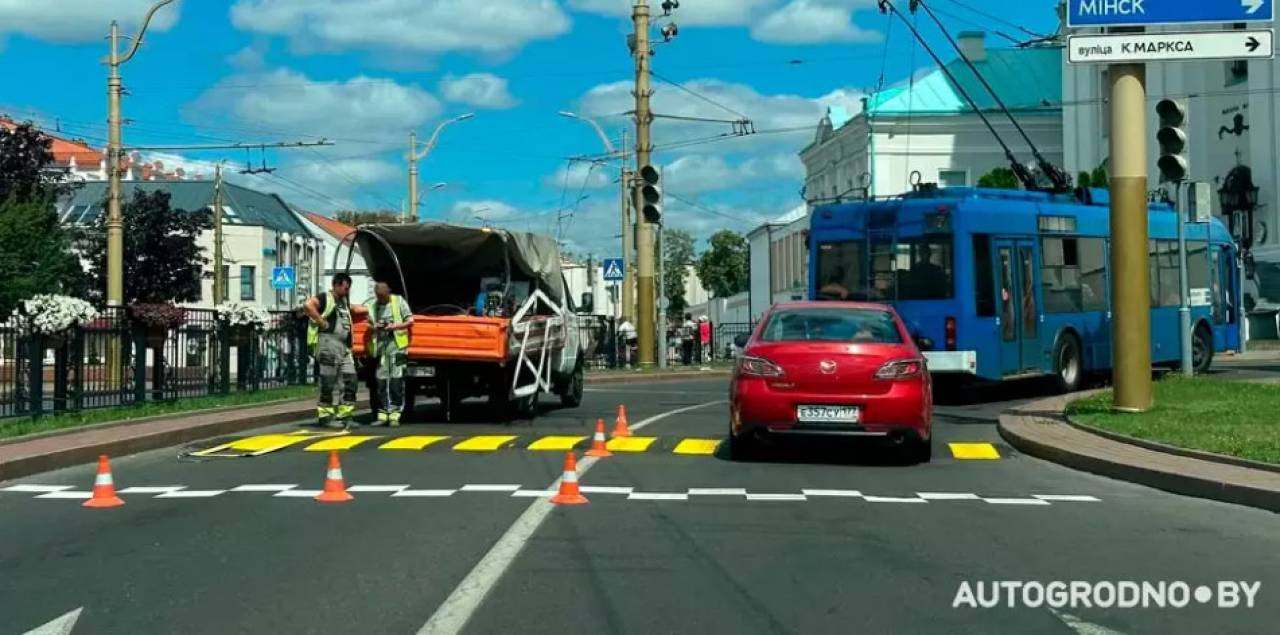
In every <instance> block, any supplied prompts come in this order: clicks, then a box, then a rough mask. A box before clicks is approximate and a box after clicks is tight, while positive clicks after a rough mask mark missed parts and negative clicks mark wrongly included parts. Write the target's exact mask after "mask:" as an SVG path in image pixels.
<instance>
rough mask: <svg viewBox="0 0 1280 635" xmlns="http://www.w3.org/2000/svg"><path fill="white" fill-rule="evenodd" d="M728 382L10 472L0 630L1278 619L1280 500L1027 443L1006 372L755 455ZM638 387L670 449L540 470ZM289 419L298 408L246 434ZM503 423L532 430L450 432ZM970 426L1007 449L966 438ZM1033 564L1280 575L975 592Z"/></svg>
mask: <svg viewBox="0 0 1280 635" xmlns="http://www.w3.org/2000/svg"><path fill="white" fill-rule="evenodd" d="M1037 390H1038V389H1037V388H1036V387H1035V386H1029V385H1022V386H1017V387H1013V388H1006V389H1002V390H999V391H996V394H995V395H993V396H992V397H993V398H994V399H1007V398H1010V397H1012V398H1015V399H1029V398H1034V397H1035V396H1036V395H1037ZM725 393H726V385H725V382H724V381H723V380H716V381H694V380H690V381H686V382H681V383H674V384H673V383H650V384H631V385H625V386H616V387H606V386H601V387H596V388H590V389H589V392H588V393H587V398H586V401H585V403H584V404H583V406H582V407H580V408H576V409H555V410H550V411H548V412H547V413H545V414H544V416H543V417H541V418H539V419H538V420H537V421H536V422H535V423H532V424H529V423H515V424H511V425H504V424H501V423H494V422H486V421H484V418H483V417H482V416H480V411H479V410H475V411H473V412H472V413H471V414H470V415H469V416H468V417H466V418H467V419H470V421H466V422H462V423H455V424H449V425H444V424H422V425H408V426H404V427H402V428H401V429H399V430H397V431H394V432H391V431H388V430H386V429H377V430H373V431H370V430H359V431H357V432H355V433H354V434H353V435H351V436H352V437H355V436H361V435H367V434H375V435H380V436H382V437H386V436H390V435H397V436H416V437H422V436H425V435H438V436H448V437H450V438H449V439H444V440H437V441H435V442H432V443H429V444H428V445H426V446H425V447H424V448H423V449H421V450H388V449H381V448H380V447H379V446H380V445H382V444H383V443H385V442H386V441H387V439H386V438H377V439H370V440H366V441H364V442H360V443H358V444H357V445H355V447H354V448H353V449H350V450H347V451H345V452H344V453H343V455H342V456H343V469H344V473H345V476H346V480H347V484H348V485H349V486H364V487H365V488H367V487H368V486H385V487H386V488H387V491H357V492H355V494H354V495H355V496H356V500H355V501H353V502H351V503H349V504H345V505H336V506H325V505H321V504H318V503H315V502H314V501H312V500H310V498H308V497H304V496H296V497H291V496H288V495H287V494H288V493H289V492H299V491H301V490H315V489H319V488H320V487H321V483H322V480H323V477H324V470H325V459H326V453H325V452H318V451H308V450H306V449H305V448H306V447H307V446H308V445H310V444H311V443H313V442H314V441H312V440H308V441H307V442H305V443H299V444H295V445H293V446H290V447H288V448H284V449H282V450H280V451H277V452H272V453H269V454H265V455H262V456H257V457H252V458H223V459H196V458H194V457H190V456H185V457H184V456H180V454H181V453H182V452H183V451H184V450H189V449H193V448H195V447H199V448H207V447H211V446H214V445H216V443H215V442H212V441H211V442H204V443H201V444H197V446H193V448H174V449H171V450H166V451H157V452H150V453H146V454H141V455H137V456H133V457H125V458H121V459H117V460H115V461H113V463H112V466H113V468H114V475H115V480H116V483H117V486H118V487H120V488H128V487H161V488H163V487H169V488H181V489H171V490H169V491H171V492H172V493H171V494H162V495H158V494H157V492H155V491H152V492H148V493H131V492H128V491H127V490H126V491H125V493H124V494H123V497H124V498H125V499H126V500H127V505H126V506H125V507H123V508H119V509H113V510H86V509H82V508H81V507H80V501H79V500H75V499H73V498H39V497H38V496H41V495H42V494H41V493H40V492H23V491H4V490H5V489H6V488H12V487H14V486H15V485H23V486H28V487H27V488H26V489H31V487H30V486H48V488H47V489H55V488H58V487H62V488H65V489H62V490H60V491H59V492H57V494H60V495H66V496H74V495H76V494H75V492H82V491H86V490H88V489H89V487H90V485H91V483H92V481H93V469H92V468H91V467H77V468H70V469H66V470H60V471H56V472H50V473H46V474H41V475H37V476H33V477H30V478H27V479H22V480H20V481H15V482H9V483H0V572H3V575H0V633H23V632H26V631H27V630H29V629H33V628H36V627H39V626H41V625H44V624H46V623H48V622H50V621H51V620H54V619H55V618H58V617H59V616H62V615H65V614H67V613H68V612H70V611H73V610H76V609H81V608H82V612H81V613H80V614H79V618H78V622H77V623H76V625H75V627H74V631H73V632H74V633H76V634H80V633H151V632H183V633H242V632H243V633H267V632H270V633H326V634H332V633H415V632H419V631H420V629H423V628H424V626H427V625H430V626H431V627H432V628H436V629H437V630H435V631H427V632H451V631H452V629H455V628H457V627H461V628H462V632H465V633H529V634H540V633H547V634H553V633H554V634H557V635H561V634H563V633H566V632H569V633H638V634H639V633H643V634H648V633H690V632H698V633H756V632H762V633H849V632H920V633H933V632H936V633H956V632H983V633H988V632H1018V633H1032V632H1035V633H1068V634H1069V633H1071V632H1073V628H1074V629H1075V630H1076V631H1079V632H1082V633H1108V632H1116V633H1156V632H1159V633H1181V632H1187V633H1200V632H1217V633H1230V632H1240V633H1257V632H1270V631H1272V630H1273V629H1274V627H1275V624H1276V623H1277V622H1280V517H1278V516H1277V515H1275V514H1271V513H1267V512H1262V511H1258V510H1253V509H1249V508H1244V507H1238V506H1232V505H1226V504H1219V503H1215V502H1210V501H1203V500H1198V499H1191V498H1185V497H1180V496H1176V495H1172V494H1167V493H1164V492H1160V491H1157V490H1152V489H1149V488H1145V487H1140V486H1136V485H1131V484H1128V483H1123V482H1119V481H1112V480H1109V479H1105V478H1100V477H1095V476H1092V475H1088V474H1083V473H1079V472H1075V471H1072V470H1069V469H1066V468H1063V467H1059V466H1057V465H1054V464H1050V463H1046V462H1042V461H1039V460H1036V459H1032V458H1030V457H1026V456H1022V455H1020V454H1018V453H1017V452H1015V451H1014V450H1012V449H1011V448H1009V447H1008V446H1006V445H1004V444H1003V443H1001V442H1000V440H999V437H998V435H997V433H996V431H995V425H994V422H993V421H992V420H991V418H992V416H993V415H994V413H998V412H999V410H1000V409H1001V408H1003V407H1005V406H1007V405H1008V403H1009V402H1008V401H1007V400H1006V401H994V400H985V401H984V400H983V399H973V398H967V399H965V400H964V401H965V403H962V404H958V405H946V406H941V407H939V416H938V420H937V423H936V427H935V435H936V440H935V444H936V445H935V458H934V461H933V462H932V463H929V464H924V465H909V464H903V463H901V462H899V461H896V460H893V459H892V458H890V457H887V456H885V454H884V453H883V452H880V451H879V450H878V449H877V448H876V447H874V446H860V445H859V446H850V445H848V444H815V443H807V444H789V445H787V446H784V447H779V448H776V449H775V451H774V452H773V453H772V454H770V455H769V456H768V457H766V458H765V459H763V460H760V461H756V462H751V463H740V462H733V461H729V460H727V459H726V458H724V457H723V456H722V453H719V452H716V453H713V454H699V453H698V452H708V451H713V450H712V449H711V447H709V446H714V440H716V439H719V438H721V437H722V436H723V434H724V431H725V428H726V425H727V424H726V416H727V414H726V413H727V407H726V405H725V404H724V402H723V399H724V398H725ZM971 397H972V396H971ZM619 403H625V404H626V405H627V408H628V410H629V414H630V419H631V422H632V424H633V425H636V426H637V427H638V428H640V429H638V430H637V431H636V434H637V436H652V437H655V440H654V441H653V444H652V445H651V446H649V448H648V449H647V451H644V452H637V453H625V454H624V453H618V454H616V455H615V456H613V457H611V458H606V459H601V460H599V461H595V460H588V461H584V462H583V463H582V464H580V469H582V470H583V471H582V475H581V481H582V483H583V485H584V486H586V487H587V488H588V491H587V496H588V497H589V498H590V501H591V502H590V504H588V505H586V506H582V507H554V506H551V505H549V504H548V503H546V502H545V499H544V498H535V497H533V496H534V495H536V494H537V491H538V490H545V489H547V488H548V487H550V486H551V484H552V483H553V482H554V481H555V480H556V479H557V478H558V477H559V476H560V470H561V466H562V462H563V458H564V453H563V452H556V451H545V452H544V451H536V450H531V449H528V446H529V445H530V444H532V443H533V442H534V441H535V440H537V439H540V438H543V437H546V436H548V435H568V436H583V435H589V434H590V433H591V430H592V426H593V423H594V421H595V419H596V418H597V417H605V418H606V419H607V420H608V421H610V422H611V421H612V415H613V410H614V408H615V407H616V406H617V404H619ZM427 414H430V413H427ZM277 431H286V432H287V431H289V429H288V428H287V427H281V428H274V429H267V430H262V431H256V432H255V433H251V434H247V435H242V436H251V435H253V434H261V433H268V432H277ZM478 435H503V436H514V437H516V438H515V439H513V440H510V441H509V442H507V443H505V444H500V445H505V447H502V448H500V449H497V450H496V451H491V452H490V451H477V452H461V451H456V450H453V449H452V446H453V445H455V444H457V443H458V442H461V441H463V440H466V439H469V438H472V437H474V436H478ZM691 439H692V440H693V441H688V440H691ZM698 439H707V440H712V443H710V444H708V443H702V442H698V441H696V440H698ZM224 441H225V440H224ZM420 442H421V440H420ZM951 443H958V444H961V443H962V444H970V445H968V446H965V447H964V448H960V449H961V450H965V449H967V450H968V451H970V452H978V453H979V454H981V453H984V452H988V453H989V452H990V451H992V450H994V451H995V453H996V454H998V456H999V458H995V459H990V458H988V459H961V458H957V457H956V456H955V455H954V454H953V452H952V450H951V446H950V445H949V444H951ZM579 447H583V446H582V445H580V446H579ZM677 449H681V450H682V451H691V452H694V453H693V454H683V453H681V454H678V453H676V452H675V451H676V450H677ZM246 485H249V486H254V485H257V486H262V485H276V486H278V487H276V488H274V489H272V490H271V491H243V490H244V489H246V488H244V487H243V486H246ZM468 486H470V487H468ZM477 486H479V487H477ZM237 487H240V488H241V491H232V490H234V488H237ZM516 488H518V490H519V491H517V492H515V493H514V495H513V492H512V489H516ZM595 488H604V489H603V490H598V489H595ZM614 488H617V489H614ZM247 489H259V490H261V489H268V488H261V487H258V488H253V487H250V488H247ZM282 489H284V490H285V492H284V493H285V495H284V496H280V495H276V494H277V493H280V490H282ZM304 493H305V492H304ZM525 494H529V495H530V496H525ZM663 495H665V496H663ZM761 495H765V496H761ZM768 495H772V496H768ZM175 496H177V497H175ZM1037 496H1040V497H1043V498H1037ZM1055 497H1056V498H1055ZM1062 497H1066V498H1062ZM655 498H656V499H659V500H654V499H655ZM1033 580H1034V581H1041V582H1046V583H1047V582H1050V581H1064V582H1065V581H1089V582H1101V581H1140V582H1141V581H1148V582H1153V583H1154V582H1161V581H1164V582H1176V581H1185V582H1186V583H1188V584H1189V585H1190V586H1191V588H1195V587H1196V586H1198V585H1202V584H1211V585H1214V584H1216V583H1217V582H1218V581H1222V580H1234V581H1248V582H1250V583H1252V582H1255V581H1260V582H1261V583H1262V586H1261V589H1260V590H1259V591H1258V594H1257V596H1256V600H1255V601H1256V604H1255V606H1254V608H1252V609H1244V608H1236V609H1224V608H1216V607H1214V608H1209V607H1206V606H1204V605H1200V604H1199V603H1197V602H1194V601H1193V602H1191V603H1190V604H1189V605H1188V606H1187V607H1186V608H1181V609H1176V608H1164V609H1160V608H1145V609H1143V608H1129V609H1120V608H1096V607H1095V608H1087V607H1084V608H1075V609H1069V610H1068V609H1063V611H1059V612H1058V613H1055V612H1053V611H1050V610H1049V609H1048V608H1044V607H1038V608H1027V607H1016V608H1009V607H1007V606H1004V605H1001V606H999V607H996V608H953V606H952V605H953V601H954V600H955V598H956V596H957V592H958V590H959V588H960V585H961V584H962V583H963V582H966V581H967V582H969V583H970V584H971V585H976V584H977V583H978V582H984V583H992V582H998V581H1033ZM1063 613H1067V614H1069V615H1064V614H1063ZM1072 625H1074V626H1072ZM1090 629H1094V630H1090ZM1099 629H1110V630H1099Z"/></svg>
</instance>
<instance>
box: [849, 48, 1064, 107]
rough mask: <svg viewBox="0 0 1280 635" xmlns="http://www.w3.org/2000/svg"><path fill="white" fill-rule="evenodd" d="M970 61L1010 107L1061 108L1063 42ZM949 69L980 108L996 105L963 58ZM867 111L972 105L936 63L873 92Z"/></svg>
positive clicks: (998, 51)
mask: <svg viewBox="0 0 1280 635" xmlns="http://www.w3.org/2000/svg"><path fill="white" fill-rule="evenodd" d="M973 65H974V66H975V67H976V68H977V69H978V72H980V73H981V74H982V76H983V77H985V78H986V80H987V82H988V83H990V84H991V87H992V89H994V90H995V92H996V94H998V95H1000V99H1002V100H1003V101H1004V103H1005V105H1006V106H1008V107H1009V110H1012V111H1015V112H1019V114H1023V115H1029V114H1045V115H1056V114H1057V113H1059V112H1060V111H1061V103H1062V49H1061V47H1057V46H1031V47H1023V48H1003V49H986V59H985V60H982V61H977V62H974V63H973ZM947 70H949V71H950V72H951V74H952V75H954V76H955V78H956V80H957V81H958V82H959V84H960V87H961V88H963V89H964V91H965V92H967V93H969V96H971V97H973V100H974V101H975V102H977V103H978V106H979V107H980V108H981V109H982V110H984V111H986V110H993V109H996V108H998V106H997V104H996V102H995V100H994V99H992V97H991V95H990V93H988V92H987V90H986V88H984V87H983V86H982V82H980V81H979V80H978V78H977V77H976V76H974V74H973V71H970V70H969V67H968V66H967V65H966V64H965V63H964V60H961V59H956V60H953V61H951V62H950V63H949V64H947ZM867 112H868V113H869V114H871V115H873V116H874V115H881V116H884V115H908V114H910V115H960V114H964V113H968V112H973V108H972V107H970V105H969V102H968V101H967V100H965V98H964V96H963V95H962V94H961V92H960V91H959V90H957V88H956V85H955V84H954V83H952V82H951V80H950V79H948V78H947V76H946V74H945V73H943V72H942V71H941V70H936V69H935V70H934V71H933V72H930V73H928V74H927V75H925V76H924V77H920V78H917V79H916V80H915V81H914V82H912V83H910V84H908V85H903V86H895V87H892V88H888V89H885V90H882V91H880V92H879V93H876V94H874V95H871V96H870V97H869V98H868V99H867ZM833 123H834V122H833Z"/></svg>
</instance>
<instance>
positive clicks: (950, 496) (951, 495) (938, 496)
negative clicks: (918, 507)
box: [916, 492, 981, 501]
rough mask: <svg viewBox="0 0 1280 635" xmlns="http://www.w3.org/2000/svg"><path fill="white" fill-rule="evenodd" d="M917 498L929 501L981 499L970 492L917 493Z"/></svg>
mask: <svg viewBox="0 0 1280 635" xmlns="http://www.w3.org/2000/svg"><path fill="white" fill-rule="evenodd" d="M916 496H919V497H920V498H923V499H925V500H927V501H976V500H978V499H979V498H981V497H980V496H978V495H977V494H970V493H968V492H916Z"/></svg>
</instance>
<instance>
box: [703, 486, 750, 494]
mask: <svg viewBox="0 0 1280 635" xmlns="http://www.w3.org/2000/svg"><path fill="white" fill-rule="evenodd" d="M689 495H690V496H746V495H747V490H746V489H744V488H741V487H690V488H689Z"/></svg>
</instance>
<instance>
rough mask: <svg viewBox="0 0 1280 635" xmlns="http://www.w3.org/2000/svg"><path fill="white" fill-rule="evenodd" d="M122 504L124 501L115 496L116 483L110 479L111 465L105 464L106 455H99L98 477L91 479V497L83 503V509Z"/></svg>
mask: <svg viewBox="0 0 1280 635" xmlns="http://www.w3.org/2000/svg"><path fill="white" fill-rule="evenodd" d="M123 504H124V501H122V500H120V497H119V496H116V482H115V480H113V479H112V478H111V465H109V464H108V463H107V455H105V454H103V455H100V456H99V457H98V475H97V476H96V477H94V479H93V497H92V498H90V499H89V500H87V501H85V502H84V507H94V508H106V507H119V506H121V505H123Z"/></svg>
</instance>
